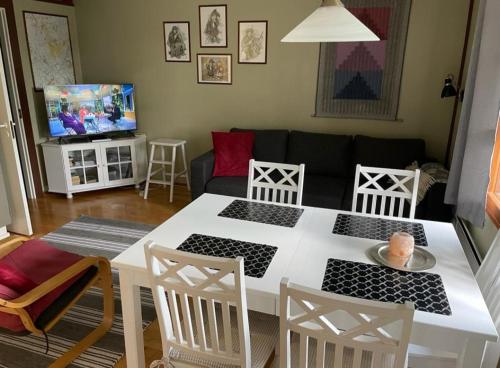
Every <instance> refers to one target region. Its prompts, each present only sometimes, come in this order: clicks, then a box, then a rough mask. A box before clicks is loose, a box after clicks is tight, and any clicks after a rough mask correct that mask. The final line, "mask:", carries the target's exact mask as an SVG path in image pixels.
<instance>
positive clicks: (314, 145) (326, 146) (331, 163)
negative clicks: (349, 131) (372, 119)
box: [287, 131, 352, 177]
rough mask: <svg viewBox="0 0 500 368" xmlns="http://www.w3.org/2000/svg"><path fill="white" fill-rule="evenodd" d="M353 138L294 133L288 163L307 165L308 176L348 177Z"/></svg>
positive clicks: (291, 135)
mask: <svg viewBox="0 0 500 368" xmlns="http://www.w3.org/2000/svg"><path fill="white" fill-rule="evenodd" d="M351 152H352V137H351V136H347V135H334V134H319V133H305V132H298V131H292V132H291V133H290V136H289V138H288V152H287V162H288V163H290V164H296V165H298V164H302V163H303V164H305V165H306V174H308V175H325V176H335V177H346V176H347V175H348V174H349V166H350V162H351Z"/></svg>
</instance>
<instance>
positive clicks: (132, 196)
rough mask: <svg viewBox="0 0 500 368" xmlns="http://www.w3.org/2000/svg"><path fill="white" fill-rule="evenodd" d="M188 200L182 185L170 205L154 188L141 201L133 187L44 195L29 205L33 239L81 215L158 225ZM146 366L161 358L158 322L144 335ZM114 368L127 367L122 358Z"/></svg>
mask: <svg viewBox="0 0 500 368" xmlns="http://www.w3.org/2000/svg"><path fill="white" fill-rule="evenodd" d="M190 201H191V193H190V192H189V191H188V190H187V188H186V187H185V186H181V185H179V186H176V187H175V191H174V201H173V203H169V202H168V189H166V190H165V189H163V188H162V187H159V186H154V187H152V188H151V189H150V191H149V195H148V199H147V200H144V199H143V198H142V197H141V196H140V195H139V191H138V190H136V189H134V188H118V189H113V190H105V191H95V192H87V193H79V194H75V196H74V198H73V199H66V196H64V195H58V194H44V195H43V196H42V197H40V198H38V199H36V200H31V201H30V203H29V207H30V214H31V220H32V224H33V231H34V233H35V237H40V236H43V235H45V234H47V233H49V232H51V231H53V230H55V229H57V228H59V227H61V226H62V225H64V224H65V223H67V222H69V221H71V220H74V219H76V218H78V217H79V216H80V215H87V216H94V217H104V218H112V219H117V220H128V221H138V222H143V223H147V224H161V223H162V222H164V221H165V220H167V219H168V218H169V217H171V216H172V215H174V214H175V213H176V212H177V211H179V210H180V209H182V208H183V207H185V206H186V205H187V204H188V203H189V202H190ZM144 345H145V353H146V363H147V366H149V364H150V362H152V361H153V360H155V359H160V358H161V356H162V349H161V339H160V331H159V328H158V322H157V321H155V322H153V323H152V324H151V325H150V326H149V327H148V329H147V330H146V331H145V333H144ZM116 367H120V368H122V367H126V363H125V359H122V360H120V361H119V362H118V364H117V365H116Z"/></svg>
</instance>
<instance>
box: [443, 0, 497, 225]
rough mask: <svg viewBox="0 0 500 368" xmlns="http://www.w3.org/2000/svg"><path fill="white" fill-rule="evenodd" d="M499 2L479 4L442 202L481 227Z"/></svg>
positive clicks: (492, 124) (492, 125)
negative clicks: (446, 185)
mask: <svg viewBox="0 0 500 368" xmlns="http://www.w3.org/2000/svg"><path fill="white" fill-rule="evenodd" d="M499 19H500V1H499V0H481V3H480V5H479V12H478V18H477V26H476V32H475V37H474V43H473V46H472V50H471V56H470V64H469V71H468V77H467V83H466V88H465V99H464V102H463V104H462V111H461V116H460V122H459V125H458V130H457V137H456V141H455V147H454V150H453V160H452V164H451V168H450V179H449V182H448V187H447V189H446V196H445V202H446V203H449V204H453V205H456V215H457V216H458V217H461V218H463V219H466V220H468V221H470V222H471V223H472V224H474V225H476V226H480V227H482V226H483V225H484V219H485V206H486V192H487V189H488V184H489V171H490V164H491V157H492V153H493V146H494V143H495V135H496V125H497V121H498V113H499V109H500V42H499V35H500V22H499Z"/></svg>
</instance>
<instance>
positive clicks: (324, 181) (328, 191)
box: [302, 175, 347, 209]
mask: <svg viewBox="0 0 500 368" xmlns="http://www.w3.org/2000/svg"><path fill="white" fill-rule="evenodd" d="M346 182H347V179H344V178H333V177H331V176H321V175H306V176H305V178H304V192H303V196H302V204H303V205H304V206H312V207H321V208H332V209H341V206H342V199H343V197H344V192H345V188H346Z"/></svg>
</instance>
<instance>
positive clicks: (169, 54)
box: [163, 22, 191, 63]
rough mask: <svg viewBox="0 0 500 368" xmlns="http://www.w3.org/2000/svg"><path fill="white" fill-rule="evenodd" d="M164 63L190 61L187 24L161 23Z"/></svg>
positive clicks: (189, 41) (189, 37)
mask: <svg viewBox="0 0 500 368" xmlns="http://www.w3.org/2000/svg"><path fill="white" fill-rule="evenodd" d="M163 35H164V39H165V61H168V62H184V63H189V62H190V61H191V35H190V27H189V22H163Z"/></svg>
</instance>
